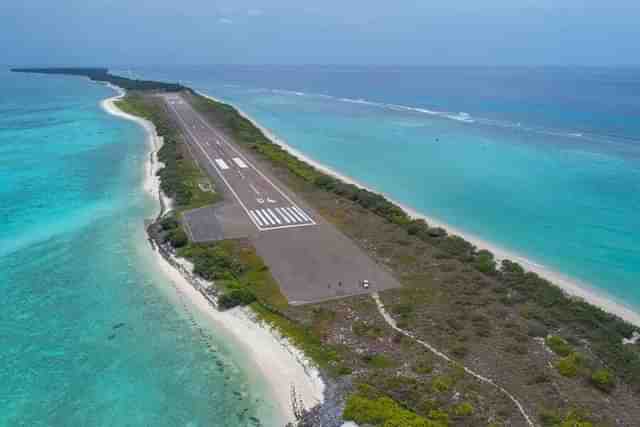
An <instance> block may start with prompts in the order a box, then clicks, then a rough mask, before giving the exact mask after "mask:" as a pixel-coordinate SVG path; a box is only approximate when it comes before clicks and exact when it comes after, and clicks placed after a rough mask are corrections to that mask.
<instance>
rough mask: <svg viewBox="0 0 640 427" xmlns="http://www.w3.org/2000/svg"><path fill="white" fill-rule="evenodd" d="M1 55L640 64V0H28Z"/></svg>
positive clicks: (5, 36)
mask: <svg viewBox="0 0 640 427" xmlns="http://www.w3.org/2000/svg"><path fill="white" fill-rule="evenodd" d="M1 3H2V4H0V52H2V56H1V59H0V61H2V62H5V63H6V65H13V66H18V65H24V66H28V65H106V66H109V65H110V66H123V65H130V66H139V65H165V64H178V65H180V64H185V65H204V64H386V65H596V66H602V65H639V64H640V43H639V42H638V40H640V25H639V24H638V22H640V2H639V1H637V0H608V1H602V0H456V1H451V0H448V1H440V0H438V1H432V0H413V1H410V0H392V1H389V0H383V1H381V0H366V1H365V0H322V1H318V0H315V1H307V0H268V1H265V0H262V1H258V0H21V1H2V2H1Z"/></svg>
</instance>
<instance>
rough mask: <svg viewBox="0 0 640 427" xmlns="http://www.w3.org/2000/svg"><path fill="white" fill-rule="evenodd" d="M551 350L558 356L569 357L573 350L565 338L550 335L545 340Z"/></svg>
mask: <svg viewBox="0 0 640 427" xmlns="http://www.w3.org/2000/svg"><path fill="white" fill-rule="evenodd" d="M545 342H546V343H547V345H548V346H549V348H550V349H551V350H552V351H553V352H554V353H555V354H557V355H558V356H569V355H570V354H571V353H573V349H572V348H571V346H570V345H569V343H568V342H566V341H565V340H564V339H563V338H561V337H559V336H557V335H549V336H548V337H547V339H546V340H545Z"/></svg>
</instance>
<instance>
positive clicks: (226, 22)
mask: <svg viewBox="0 0 640 427" xmlns="http://www.w3.org/2000/svg"><path fill="white" fill-rule="evenodd" d="M218 22H219V23H221V24H227V25H229V24H233V21H232V20H231V19H229V18H220V19H218Z"/></svg>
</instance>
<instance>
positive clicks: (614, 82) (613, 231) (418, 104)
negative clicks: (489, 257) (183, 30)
mask: <svg viewBox="0 0 640 427" xmlns="http://www.w3.org/2000/svg"><path fill="white" fill-rule="evenodd" d="M135 72H136V73H138V75H143V76H145V77H149V78H156V79H164V80H171V81H177V80H180V81H181V82H183V83H185V84H188V85H191V86H193V87H195V88H197V89H199V90H202V91H204V92H206V93H208V94H211V95H213V96H215V97H218V98H221V99H223V100H226V101H228V102H231V103H233V104H234V105H236V106H238V107H239V108H241V109H242V110H244V111H246V112H247V113H248V114H250V115H251V116H252V117H254V118H255V119H257V120H258V121H259V122H260V123H261V124H263V125H264V126H266V127H267V128H269V129H270V130H271V131H272V132H273V133H274V134H276V135H277V136H278V137H280V138H282V139H284V140H285V141H286V142H287V143H288V144H289V145H291V146H292V147H294V148H296V149H298V150H299V151H301V152H302V153H304V154H306V155H308V156H310V157H312V158H314V159H316V160H318V161H320V162H321V163H323V164H325V165H327V166H330V167H331V168H333V169H335V170H337V171H339V172H342V173H344V174H346V175H349V176H351V177H353V178H355V179H357V180H358V181H360V182H362V183H364V184H366V185H367V186H369V187H372V188H374V189H375V190H378V191H381V192H384V193H385V194H388V195H390V196H391V197H392V198H394V199H395V200H398V201H399V202H401V203H403V204H405V205H408V206H410V207H412V208H414V209H416V210H418V211H420V212H422V213H424V214H426V215H428V216H430V217H432V218H435V219H437V220H439V221H441V222H444V223H447V224H449V225H451V226H453V227H455V228H456V229H459V230H463V231H464V232H467V233H469V234H471V235H474V236H477V237H478V238H480V239H482V240H485V241H488V242H492V243H494V244H495V245H497V246H499V247H502V248H504V249H507V250H509V251H511V252H513V253H516V254H518V255H521V256H524V257H526V258H528V259H530V260H532V261H534V262H536V263H539V264H543V265H544V266H546V267H548V268H550V269H552V270H554V271H557V272H559V273H562V274H563V275H566V276H569V277H570V278H573V279H575V280H577V281H579V282H582V283H585V284H588V285H589V286H590V287H592V288H594V289H595V290H597V291H600V292H605V293H607V294H608V295H610V296H612V297H614V298H615V299H617V300H618V301H621V302H623V303H624V304H626V305H628V306H630V307H633V308H634V309H636V310H637V311H640V215H638V213H639V212H640V96H639V95H640V69H638V68H621V69H584V68H576V69H572V68H498V69H493V68H418V67H416V68H393V67H386V68H375V67H312V66H309V67H275V66H274V67H232V66H229V67H190V68H184V67H183V68H168V67H165V68H153V69H140V70H136V71H135Z"/></svg>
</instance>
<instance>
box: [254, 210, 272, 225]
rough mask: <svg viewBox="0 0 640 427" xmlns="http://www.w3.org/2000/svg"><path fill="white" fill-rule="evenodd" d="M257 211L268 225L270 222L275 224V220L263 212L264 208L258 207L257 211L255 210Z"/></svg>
mask: <svg viewBox="0 0 640 427" xmlns="http://www.w3.org/2000/svg"><path fill="white" fill-rule="evenodd" d="M255 212H256V213H257V214H258V216H259V217H260V218H261V219H262V221H263V222H264V223H265V224H267V225H269V224H271V225H274V223H273V221H271V219H269V218H268V217H267V216H266V215H265V214H264V213H263V212H262V209H256V211H255Z"/></svg>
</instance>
